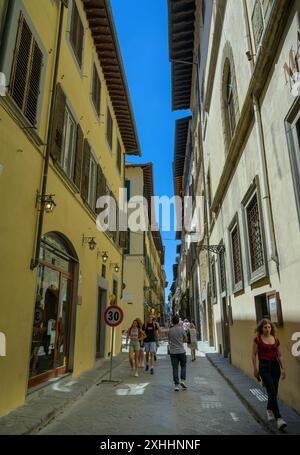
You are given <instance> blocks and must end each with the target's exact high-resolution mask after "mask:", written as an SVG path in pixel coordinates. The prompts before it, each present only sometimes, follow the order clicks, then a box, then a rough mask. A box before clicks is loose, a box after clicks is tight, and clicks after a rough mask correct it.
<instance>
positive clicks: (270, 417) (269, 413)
mask: <svg viewBox="0 0 300 455" xmlns="http://www.w3.org/2000/svg"><path fill="white" fill-rule="evenodd" d="M267 419H268V422H274V420H275V416H274V413H273V411H271V409H267Z"/></svg>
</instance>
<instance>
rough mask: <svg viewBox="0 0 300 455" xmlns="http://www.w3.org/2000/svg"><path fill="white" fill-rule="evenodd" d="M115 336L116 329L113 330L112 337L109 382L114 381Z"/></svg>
mask: <svg viewBox="0 0 300 455" xmlns="http://www.w3.org/2000/svg"><path fill="white" fill-rule="evenodd" d="M114 334H115V328H114V327H113V328H112V335H111V347H110V372H109V380H110V381H111V380H112V379H111V378H112V361H113V352H114Z"/></svg>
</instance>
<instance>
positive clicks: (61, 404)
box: [0, 353, 124, 435]
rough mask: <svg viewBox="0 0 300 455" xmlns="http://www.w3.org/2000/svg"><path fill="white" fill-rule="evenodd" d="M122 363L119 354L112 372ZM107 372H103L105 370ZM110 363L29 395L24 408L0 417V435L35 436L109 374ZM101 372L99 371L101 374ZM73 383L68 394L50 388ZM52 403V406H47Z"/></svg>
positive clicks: (105, 361) (107, 361) (61, 380)
mask: <svg viewBox="0 0 300 455" xmlns="http://www.w3.org/2000/svg"><path fill="white" fill-rule="evenodd" d="M123 360H124V356H123V355H122V353H120V354H118V355H117V356H116V357H115V358H114V361H113V370H114V369H115V368H117V367H118V366H120V365H121V363H122V362H123ZM106 367H107V371H105V372H104V371H103V370H104V369H106ZM109 367H110V360H109V359H105V360H103V359H101V360H100V361H97V363H96V367H94V368H92V369H91V370H89V371H88V372H84V373H82V374H81V375H79V376H77V377H76V378H72V376H71V375H67V376H64V377H62V378H61V379H58V380H57V381H53V382H50V383H48V384H47V385H44V386H43V387H42V388H37V389H36V390H34V391H33V392H31V393H30V394H29V397H28V398H26V402H25V404H24V405H22V406H20V407H19V408H17V409H15V410H13V411H11V412H10V413H9V414H7V415H5V416H3V417H0V435H17V434H19V435H22V434H24V435H25V434H34V433H36V432H37V431H39V430H40V429H41V428H43V427H44V426H46V425H47V424H48V423H49V422H50V421H51V420H53V419H54V418H55V417H56V416H57V415H59V414H61V413H62V412H63V411H64V410H65V408H66V407H67V406H68V405H69V404H72V403H74V401H75V400H76V399H78V398H80V397H81V396H83V395H84V394H85V393H86V392H87V391H88V390H89V389H90V388H91V387H92V386H94V385H96V383H97V382H99V381H100V380H101V379H103V378H104V377H105V376H107V375H108V374H109ZM101 370H102V371H101ZM71 380H72V381H73V380H74V381H76V382H77V384H74V387H75V386H76V389H77V390H72V391H71V392H70V393H68V394H66V392H61V395H59V394H60V392H59V391H55V390H53V389H52V388H51V387H52V386H53V384H57V383H58V384H60V386H64V385H65V384H67V383H68V382H69V381H71ZM50 401H51V404H49V402H50Z"/></svg>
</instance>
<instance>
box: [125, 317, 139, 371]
mask: <svg viewBox="0 0 300 455" xmlns="http://www.w3.org/2000/svg"><path fill="white" fill-rule="evenodd" d="M142 337H143V334H142V331H141V329H140V328H139V325H138V322H137V320H136V319H134V320H133V322H132V324H131V326H130V328H129V329H128V331H127V338H126V347H127V346H128V340H130V342H129V363H130V366H131V368H132V369H133V357H134V364H135V371H134V376H136V377H137V376H138V375H139V373H138V368H139V351H140V339H142Z"/></svg>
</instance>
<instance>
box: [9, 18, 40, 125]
mask: <svg viewBox="0 0 300 455" xmlns="http://www.w3.org/2000/svg"><path fill="white" fill-rule="evenodd" d="M42 66H43V53H42V51H41V49H40V48H39V46H38V44H37V42H36V40H35V38H34V37H33V34H32V32H31V30H30V28H29V26H28V24H27V22H26V20H25V19H24V16H23V15H22V14H21V15H20V20H19V28H18V33H17V40H16V46H15V52H14V60H13V65H12V72H11V79H10V87H9V92H10V95H11V97H12V98H13V99H14V101H15V103H16V104H17V106H18V107H19V108H20V109H21V111H22V112H23V114H24V115H25V117H26V118H27V119H28V120H29V122H30V123H31V124H32V125H36V121H37V118H36V117H37V110H38V101H39V95H40V82H41V75H42Z"/></svg>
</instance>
